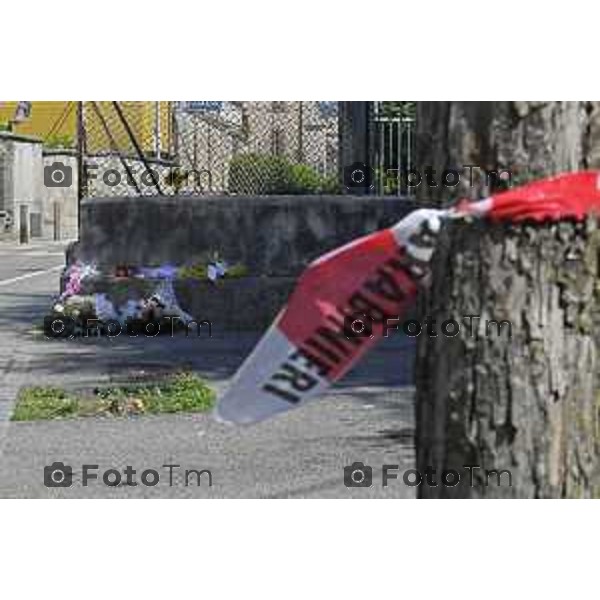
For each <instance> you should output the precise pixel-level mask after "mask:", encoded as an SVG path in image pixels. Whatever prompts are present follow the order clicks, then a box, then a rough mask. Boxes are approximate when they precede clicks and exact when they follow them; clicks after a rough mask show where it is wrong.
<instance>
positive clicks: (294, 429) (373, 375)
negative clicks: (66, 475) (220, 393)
mask: <svg viewBox="0 0 600 600" xmlns="http://www.w3.org/2000/svg"><path fill="white" fill-rule="evenodd" d="M57 248H58V249H59V250H61V249H60V248H59V247H58V246H57V245H52V244H50V245H48V246H44V245H41V244H40V245H38V246H36V247H32V248H13V249H11V248H10V247H8V246H4V247H3V246H2V245H1V244H0V334H1V336H2V337H1V342H0V344H1V346H0V348H1V349H2V352H1V354H0V373H1V374H2V384H1V388H0V498H1V497H17V498H19V497H42V498H43V497H65V498H88V497H109V498H113V497H114V498H135V497H147V498H159V497H181V498H187V497H189V498H193V497H242V498H252V497H266V498H270V497H315V498H334V497H339V498H346V497H348V498H374V497H392V498H394V497H414V495H415V494H414V488H409V487H406V486H405V485H404V484H403V483H402V478H401V474H402V471H403V470H405V469H410V468H412V467H413V463H414V451H413V443H412V432H413V410H412V401H413V391H412V386H411V373H412V362H413V348H412V345H411V344H410V343H409V342H410V341H409V340H407V339H405V338H402V337H400V336H397V337H391V338H390V339H388V340H386V341H385V342H384V343H383V344H382V345H381V346H380V347H379V348H378V349H376V350H375V351H374V352H372V353H371V354H370V355H369V356H368V357H367V359H366V360H365V361H364V362H363V363H361V364H360V365H359V366H358V367H357V368H356V369H355V370H354V371H353V372H352V373H350V374H349V375H348V376H347V377H346V378H344V380H343V381H342V382H340V383H339V384H338V385H336V386H335V387H334V388H332V390H331V391H330V392H329V393H328V394H327V395H326V397H325V398H323V399H320V400H317V401H315V402H314V403H312V404H311V405H308V406H306V407H304V408H301V409H299V410H297V411H293V412H290V413H288V414H286V415H282V416H280V417H278V418H276V419H272V420H270V421H267V422H265V423H261V424H259V425H256V426H252V427H242V428H240V427H232V426H226V425H223V424H220V423H216V422H215V421H213V419H212V418H211V416H210V415H208V414H195V415H164V416H144V417H138V418H130V419H114V418H85V419H75V420H66V421H45V422H33V423H13V422H8V421H6V420H1V419H2V417H4V418H6V417H8V416H9V414H10V412H11V410H12V403H13V400H14V396H15V394H16V392H17V391H18V389H19V388H20V387H21V386H23V385H34V384H37V385H53V384H55V385H60V386H65V387H69V388H79V387H91V386H94V385H97V384H100V383H104V382H108V381H111V380H112V381H119V380H122V379H124V378H127V377H129V376H131V375H132V374H135V375H136V376H140V377H143V373H144V372H152V371H155V370H157V369H158V370H163V369H172V368H173V367H177V366H180V367H185V368H189V369H192V370H194V371H195V372H197V373H198V374H200V375H201V376H203V377H205V378H206V379H207V380H209V381H210V382H211V384H212V385H213V386H214V387H215V388H217V389H222V388H223V387H224V386H225V385H227V381H228V379H229V378H230V377H231V376H232V374H233V373H234V372H235V370H236V368H237V367H238V366H239V364H240V363H241V362H242V361H243V359H244V357H245V356H246V355H247V353H248V352H249V351H250V350H251V348H252V347H253V345H254V344H255V342H256V340H257V339H258V337H259V335H258V334H257V333H251V332H250V333H249V332H238V333H235V332H234V333H225V332H219V331H214V330H213V337H212V338H210V339H209V338H208V337H207V336H206V334H201V337H200V338H195V337H191V336H190V337H189V338H186V337H185V336H176V337H174V338H169V337H164V336H161V337H157V338H141V337H138V338H128V337H125V336H121V337H119V338H117V339H116V340H112V341H111V340H109V339H107V338H100V339H79V340H48V339H45V338H43V337H39V336H33V335H32V334H31V332H30V330H31V328H32V325H33V324H35V323H40V322H41V321H42V319H43V316H44V314H45V313H46V311H47V310H48V306H49V304H50V301H51V297H52V295H53V294H54V293H56V290H57V287H58V270H57V266H60V264H61V262H62V254H61V252H57ZM47 250H49V251H47ZM11 264H12V265H13V266H12V268H11ZM46 269H54V270H50V271H46V272H40V271H44V270H46ZM30 274H32V275H30ZM28 275H30V276H28ZM23 276H26V277H25V278H23ZM15 278H20V279H18V280H17V281H14V282H13V281H12V280H13V279H15ZM5 281H8V282H9V283H8V284H3V282H5ZM55 461H59V462H63V463H65V464H67V465H71V466H72V467H73V485H72V486H71V487H68V488H48V487H46V486H45V485H44V467H45V466H46V465H49V464H51V463H53V462H55ZM354 461H362V462H364V463H365V464H368V465H371V466H372V467H373V486H372V487H370V488H356V489H348V488H346V487H345V486H344V483H343V467H344V466H346V465H348V464H350V463H352V462H354ZM83 464H97V465H98V466H99V473H100V474H101V473H102V472H103V471H105V470H107V469H110V468H116V469H118V470H119V471H123V470H124V469H125V467H126V466H128V465H131V466H132V467H133V468H134V469H136V470H137V473H138V475H137V481H138V482H139V477H140V475H139V474H140V473H141V471H143V470H145V469H155V470H157V471H158V472H159V473H160V475H161V479H160V483H159V484H158V485H156V486H154V487H150V486H144V485H138V486H130V485H121V486H117V487H107V486H105V485H104V484H102V482H100V483H99V482H98V481H92V482H91V483H90V485H88V486H85V487H84V486H83V485H82V476H81V466H82V465H83ZM165 464H178V465H181V468H180V469H175V468H173V479H172V483H173V485H169V473H168V469H167V468H164V467H162V465H165ZM383 464H398V465H399V472H400V481H391V482H390V485H389V486H388V487H385V488H383V487H382V486H381V466H382V465H383ZM183 469H196V470H201V469H209V470H210V471H211V474H212V484H213V485H212V486H211V487H209V486H208V485H207V476H203V479H202V480H201V485H200V486H197V485H195V483H196V482H195V479H194V478H193V477H192V480H193V481H192V480H190V483H191V485H188V486H186V485H184V481H183V477H182V475H181V474H180V473H179V471H180V470H183Z"/></svg>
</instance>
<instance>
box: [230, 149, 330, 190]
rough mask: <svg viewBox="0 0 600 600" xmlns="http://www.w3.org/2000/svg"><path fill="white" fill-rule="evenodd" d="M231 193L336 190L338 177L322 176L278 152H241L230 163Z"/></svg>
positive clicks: (308, 166) (309, 167)
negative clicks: (279, 154)
mask: <svg viewBox="0 0 600 600" xmlns="http://www.w3.org/2000/svg"><path fill="white" fill-rule="evenodd" d="M229 191H230V192H231V193H232V194H247V195H250V196H254V195H271V194H336V193H339V191H340V186H339V183H338V181H337V177H323V176H321V175H319V173H318V172H317V171H316V170H315V169H314V168H313V167H311V166H310V165H306V164H294V163H292V162H290V161H289V160H288V159H286V158H283V157H281V156H270V155H266V154H241V155H239V156H236V157H235V158H233V160H232V161H231V163H230V165H229Z"/></svg>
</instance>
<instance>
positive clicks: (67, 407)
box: [11, 387, 78, 421]
mask: <svg viewBox="0 0 600 600" xmlns="http://www.w3.org/2000/svg"><path fill="white" fill-rule="evenodd" d="M77 404H78V403H77V399H76V398H73V397H71V396H69V395H68V394H67V393H66V392H65V391H64V390H61V389H59V388H53V387H32V388H25V389H23V390H21V391H20V392H19V395H18V396H17V404H16V406H15V410H14V412H13V414H12V417H11V420H12V421H37V420H42V419H64V418H67V417H72V416H75V415H76V414H77Z"/></svg>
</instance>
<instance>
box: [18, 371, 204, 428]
mask: <svg viewBox="0 0 600 600" xmlns="http://www.w3.org/2000/svg"><path fill="white" fill-rule="evenodd" d="M215 398H216V394H215V391H214V390H213V389H212V388H210V387H209V386H208V385H207V384H206V382H205V381H204V380H203V379H201V378H200V377H198V376H197V375H194V374H192V373H177V374H175V375H172V376H168V377H166V378H165V379H164V380H162V381H159V382H153V383H151V384H143V383H142V384H139V383H136V384H132V385H121V386H115V387H108V388H104V389H96V390H94V391H93V392H92V393H90V394H79V395H77V394H72V393H68V392H66V391H65V390H62V389H60V388H55V387H29V388H24V389H22V390H21V391H20V392H19V395H18V396H17V402H16V405H15V409H14V411H13V414H12V417H11V420H12V421H38V420H48V419H68V418H74V417H90V416H106V417H110V416H115V417H119V416H125V417H126V416H133V415H142V414H160V413H178V412H202V411H206V410H209V409H211V408H212V407H213V406H214V403H215Z"/></svg>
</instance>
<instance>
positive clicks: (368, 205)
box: [78, 196, 415, 277]
mask: <svg viewBox="0 0 600 600" xmlns="http://www.w3.org/2000/svg"><path fill="white" fill-rule="evenodd" d="M414 208H415V203H414V202H411V201H408V200H405V199H402V198H396V197H379V198H377V197H363V198H358V197H350V196H271V197H269V196H264V197H250V196H248V197H245V196H217V197H215V196H208V197H205V196H193V197H192V196H175V197H144V198H114V199H113V198H104V199H103V198H90V199H86V200H84V201H83V203H82V238H81V245H80V248H79V250H78V255H79V256H81V258H83V259H84V260H87V261H93V262H95V263H97V264H100V265H115V264H120V263H124V264H131V265H150V264H164V263H173V264H185V263H189V262H191V261H194V260H198V259H201V258H203V257H204V258H205V257H206V256H207V255H208V254H210V253H212V252H218V253H219V254H220V256H222V257H223V258H225V259H226V260H228V261H230V262H240V263H242V264H244V265H245V266H246V267H247V268H248V270H249V275H253V276H257V277H266V276H295V275H296V274H298V273H299V272H300V271H302V270H303V269H304V267H305V266H306V265H307V264H308V263H309V262H310V261H312V260H313V259H314V258H316V257H317V256H319V255H321V254H323V253H324V252H327V251H328V250H332V249H333V248H336V247H338V246H340V245H342V244H344V243H345V242H348V241H350V240H352V239H354V238H356V237H359V236H361V235H365V234H367V233H369V232H372V231H375V230H377V229H382V228H384V227H388V226H390V225H392V224H393V223H395V222H396V221H398V220H399V219H401V218H402V217H403V216H404V215H405V214H406V213H407V212H408V211H410V210H413V209H414Z"/></svg>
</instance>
